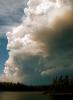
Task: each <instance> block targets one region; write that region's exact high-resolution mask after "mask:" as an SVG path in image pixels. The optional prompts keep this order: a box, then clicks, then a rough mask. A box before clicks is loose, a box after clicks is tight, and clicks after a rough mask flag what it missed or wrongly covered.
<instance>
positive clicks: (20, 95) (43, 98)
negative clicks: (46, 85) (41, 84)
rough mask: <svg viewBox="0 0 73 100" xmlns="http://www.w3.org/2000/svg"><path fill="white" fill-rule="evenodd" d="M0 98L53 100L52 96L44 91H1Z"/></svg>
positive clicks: (9, 99)
mask: <svg viewBox="0 0 73 100" xmlns="http://www.w3.org/2000/svg"><path fill="white" fill-rule="evenodd" d="M0 100H52V97H51V96H49V95H42V93H25V92H0Z"/></svg>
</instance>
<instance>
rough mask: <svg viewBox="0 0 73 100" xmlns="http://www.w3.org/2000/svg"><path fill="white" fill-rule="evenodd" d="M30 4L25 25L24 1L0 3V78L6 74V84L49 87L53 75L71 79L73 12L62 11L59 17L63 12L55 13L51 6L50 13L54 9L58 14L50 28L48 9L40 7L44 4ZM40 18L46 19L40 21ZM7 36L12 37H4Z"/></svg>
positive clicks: (0, 0)
mask: <svg viewBox="0 0 73 100" xmlns="http://www.w3.org/2000/svg"><path fill="white" fill-rule="evenodd" d="M30 1H31V2H29V3H28V5H29V6H30V7H29V9H28V10H26V11H25V12H26V17H27V19H26V21H24V17H25V14H24V8H25V7H27V6H26V3H27V0H0V76H1V75H2V74H3V71H6V73H5V74H7V73H8V72H9V73H8V74H9V75H10V76H9V79H8V78H7V81H8V80H10V81H12V82H16V80H17V79H18V78H20V79H18V80H21V79H22V78H23V81H22V82H24V83H25V84H49V83H51V82H52V79H53V78H54V77H56V75H57V76H60V75H64V76H65V75H69V76H71V77H73V23H72V21H73V20H72V15H73V12H71V11H68V10H66V8H65V10H66V12H65V13H62V12H63V9H64V8H62V10H60V9H59V10H60V11H58V9H56V8H55V7H54V5H53V6H51V7H50V9H56V10H53V12H54V11H57V13H59V12H61V13H59V16H57V15H56V16H57V18H54V19H53V20H54V22H53V26H52V27H51V25H52V24H50V25H49V24H48V21H47V20H48V19H47V18H48V17H49V15H50V14H51V13H50V9H49V8H48V7H46V8H45V9H44V8H43V7H42V6H43V5H44V2H45V1H47V0H43V2H42V1H40V0H38V1H36V2H34V1H33V0H30ZM41 2H42V3H41ZM71 2H72V1H71ZM39 3H41V6H40V4H39ZM46 4H47V3H45V6H46ZM37 5H39V6H38V7H37ZM48 6H49V5H48ZM67 6H68V5H67ZM36 8H38V9H36ZM34 9H35V10H34ZM38 11H39V13H37V12H38ZM47 12H48V14H47ZM41 13H42V14H41ZM43 14H44V15H45V17H41V16H43ZM54 14H56V13H54ZM54 14H52V15H51V17H49V18H50V20H52V19H51V18H53V16H54ZM61 14H62V15H61ZM37 15H39V16H38V18H37V17H36V16H37ZM54 17H55V16H54ZM30 19H31V20H30ZM38 19H39V20H38ZM50 22H51V21H50ZM43 23H44V24H43ZM46 23H47V24H46ZM25 25H26V26H27V27H25ZM17 26H18V27H17ZM30 26H31V27H32V28H30ZM38 26H39V27H38ZM47 26H48V27H49V28H48V27H47ZM42 27H43V28H42ZM45 27H46V28H45ZM12 28H15V29H14V31H12ZM7 32H12V33H8V34H7V36H6V33H7ZM50 34H52V35H50ZM54 34H55V35H54ZM52 36H53V37H52ZM7 48H8V50H7ZM4 64H5V65H6V67H5V65H4ZM4 69H5V70H4ZM8 69H9V70H8ZM13 75H16V76H15V77H16V78H14V76H13ZM13 79H14V80H13ZM5 81H6V80H5Z"/></svg>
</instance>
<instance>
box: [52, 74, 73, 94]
mask: <svg viewBox="0 0 73 100" xmlns="http://www.w3.org/2000/svg"><path fill="white" fill-rule="evenodd" d="M53 91H54V92H64V93H73V78H69V76H65V77H63V76H60V77H59V78H57V77H56V78H55V79H54V81H53Z"/></svg>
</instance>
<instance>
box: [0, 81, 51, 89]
mask: <svg viewBox="0 0 73 100" xmlns="http://www.w3.org/2000/svg"><path fill="white" fill-rule="evenodd" d="M48 87H49V86H48V85H47V86H31V85H30V86H27V85H24V84H21V83H10V82H0V91H46V90H47V89H48Z"/></svg>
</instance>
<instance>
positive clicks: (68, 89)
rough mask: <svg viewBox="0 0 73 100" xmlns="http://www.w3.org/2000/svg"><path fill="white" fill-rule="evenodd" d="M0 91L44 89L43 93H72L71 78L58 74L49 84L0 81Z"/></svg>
mask: <svg viewBox="0 0 73 100" xmlns="http://www.w3.org/2000/svg"><path fill="white" fill-rule="evenodd" d="M0 91H46V92H45V93H47V92H48V93H63V92H64V93H73V78H69V77H68V76H65V77H63V76H60V77H59V78H57V77H56V78H55V79H54V80H53V83H52V84H51V85H43V86H41V85H39V86H32V85H30V86H28V85H24V84H22V83H10V82H0Z"/></svg>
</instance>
